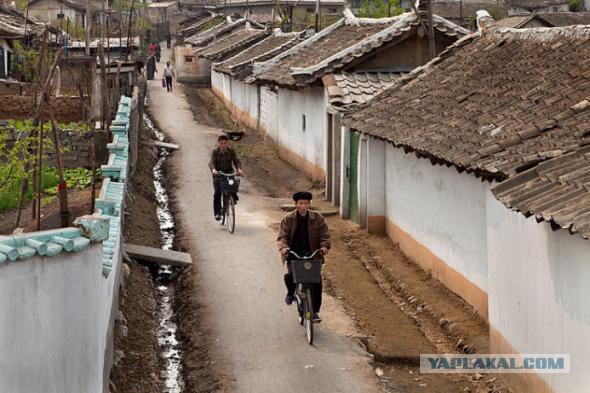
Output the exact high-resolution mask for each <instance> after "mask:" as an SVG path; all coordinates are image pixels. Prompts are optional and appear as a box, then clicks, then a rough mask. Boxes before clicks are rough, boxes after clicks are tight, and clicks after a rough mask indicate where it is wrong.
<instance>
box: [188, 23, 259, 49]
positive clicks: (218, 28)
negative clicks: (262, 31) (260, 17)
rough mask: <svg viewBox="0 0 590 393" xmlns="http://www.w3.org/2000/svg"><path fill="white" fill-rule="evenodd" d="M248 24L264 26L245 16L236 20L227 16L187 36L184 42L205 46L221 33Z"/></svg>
mask: <svg viewBox="0 0 590 393" xmlns="http://www.w3.org/2000/svg"><path fill="white" fill-rule="evenodd" d="M248 24H252V25H254V26H255V27H258V28H264V26H263V25H261V24H259V23H256V22H254V21H249V20H247V19H246V18H241V19H237V20H231V19H230V18H228V19H227V20H224V21H223V22H221V23H220V24H218V25H215V26H213V27H211V28H210V29H208V30H205V31H199V32H198V33H197V34H195V35H193V36H192V37H189V38H187V39H186V40H185V42H187V43H189V44H192V45H194V46H197V47H202V46H207V45H208V44H209V43H210V42H211V41H213V40H215V39H216V38H218V37H220V36H223V35H227V34H229V33H231V32H233V31H235V30H239V29H243V28H246V27H247V26H248Z"/></svg>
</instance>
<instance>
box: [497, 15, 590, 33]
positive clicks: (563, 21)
mask: <svg viewBox="0 0 590 393" xmlns="http://www.w3.org/2000/svg"><path fill="white" fill-rule="evenodd" d="M534 19H536V20H537V21H539V22H540V23H542V24H543V26H545V27H563V26H573V25H588V24H590V12H548V13H541V14H530V15H519V16H510V17H508V18H504V19H500V20H499V21H498V22H496V26H499V27H512V28H515V29H519V28H521V27H527V26H526V25H527V23H529V22H530V21H532V20H534Z"/></svg>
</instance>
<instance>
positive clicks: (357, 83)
mask: <svg viewBox="0 0 590 393" xmlns="http://www.w3.org/2000/svg"><path fill="white" fill-rule="evenodd" d="M402 75H403V74H401V73H399V72H342V73H338V74H327V75H324V77H323V78H322V80H323V82H324V86H325V87H326V92H327V93H328V102H329V103H330V105H332V106H333V107H342V108H346V107H350V106H351V105H357V104H362V103H365V102H367V101H369V100H372V99H374V98H375V97H377V96H378V95H379V94H381V93H383V92H384V91H385V90H387V89H388V88H389V87H391V86H393V85H394V84H395V83H396V82H397V81H399V79H400V78H401V76H402Z"/></svg>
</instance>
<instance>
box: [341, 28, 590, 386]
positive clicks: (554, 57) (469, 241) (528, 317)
mask: <svg viewBox="0 0 590 393" xmlns="http://www.w3.org/2000/svg"><path fill="white" fill-rule="evenodd" d="M489 19H491V18H489ZM489 19H488V20H487V22H486V21H485V18H482V26H486V25H487V23H489ZM484 22H486V23H484ZM589 36H590V29H588V28H587V27H586V26H574V27H564V28H554V29H526V30H516V29H508V28H497V27H494V26H490V27H487V28H484V29H483V30H481V31H480V32H479V33H478V34H477V35H471V36H467V37H465V38H462V39H460V40H459V41H457V42H456V43H455V44H453V45H452V46H451V47H449V49H448V50H446V51H445V52H443V53H441V54H440V55H439V56H438V57H437V58H436V59H434V60H432V61H431V62H429V63H428V64H426V65H425V66H424V67H419V68H418V69H416V70H414V71H412V72H411V73H410V74H408V75H406V76H404V77H402V78H401V80H400V81H399V82H398V83H397V84H395V85H394V86H393V87H391V88H389V89H388V90H386V91H385V92H383V93H382V94H381V95H380V96H379V97H377V98H376V99H374V100H372V101H370V102H368V103H365V104H363V105H361V106H360V107H359V108H356V110H354V111H352V112H350V113H349V114H347V115H345V116H344V119H343V129H342V141H341V143H342V145H343V146H344V148H343V149H342V151H343V154H342V155H341V161H342V165H341V171H342V172H343V179H344V180H343V182H342V186H341V195H340V198H341V200H342V203H341V210H342V212H343V215H345V216H348V215H350V213H351V206H350V205H351V204H353V203H356V204H357V209H358V211H359V213H358V215H357V217H356V219H357V222H359V223H360V225H361V226H362V227H366V228H368V229H369V230H372V231H381V230H384V231H385V232H386V233H387V235H388V236H389V237H390V238H391V239H392V240H393V241H394V242H396V243H398V244H399V245H400V247H401V249H402V250H403V251H404V253H405V254H406V255H408V256H409V257H410V258H411V259H412V260H413V261H415V262H416V263H417V264H418V265H420V266H421V267H422V268H424V269H425V270H427V271H429V272H431V273H432V276H433V277H435V278H437V279H438V280H439V281H441V282H442V283H443V284H445V285H446V286H447V287H448V288H449V289H451V290H452V291H454V292H455V293H457V294H458V295H460V296H461V297H463V298H464V299H465V300H466V301H467V302H468V303H469V304H471V305H472V306H473V308H474V309H475V310H476V311H477V312H478V313H479V314H480V315H482V317H484V318H485V319H487V320H488V322H489V325H490V343H491V351H492V353H520V354H523V353H554V354H569V355H570V359H571V372H570V374H510V375H505V377H506V378H507V379H508V380H509V382H510V385H511V386H512V387H513V388H514V389H515V391H527V392H528V391H534V392H552V391H554V392H582V391H585V387H587V386H588V385H589V384H590V379H589V377H588V374H587V373H586V372H585V371H584V370H583V367H582V366H581V365H582V364H583V363H584V360H583V359H584V358H585V353H586V352H587V351H588V349H590V347H589V345H590V344H588V342H587V340H585V339H584V338H585V337H587V336H588V335H589V334H590V319H589V318H588V316H589V315H590V308H589V307H588V306H587V304H585V302H581V299H586V298H588V295H590V292H589V291H590V290H589V289H588V286H587V285H586V284H585V281H586V280H585V279H584V277H590V266H589V265H588V264H587V263H586V262H587V260H588V255H589V252H590V248H589V243H588V241H587V240H586V239H588V238H589V237H590V234H589V233H588V232H587V231H588V228H590V225H589V224H588V223H589V222H590V221H589V220H588V218H587V217H588V216H589V214H588V211H589V209H590V207H589V206H590V202H589V201H590V194H588V193H587V191H586V189H585V188H584V186H583V184H584V183H585V181H586V180H585V179H587V177H585V176H586V174H587V165H586V164H587V160H588V148H587V140H586V135H587V134H588V133H590V129H589V128H588V124H589V123H588V119H590V103H588V100H587V97H588V95H589V93H590V81H589V80H588V77H587V76H583V75H580V74H579V73H577V72H575V71H574V70H575V69H579V67H584V64H586V63H587V62H588V58H589V57H588V53H587V52H589V51H590V41H589V40H588V37H589ZM541 43H542V44H541ZM555 51H557V52H555ZM508 53H510V55H509V56H507V54H508ZM589 53H590V52H589ZM530 61H532V62H534V64H536V67H535V68H534V70H533V71H532V72H531V68H530V67H526V66H525V64H527V63H528V62H530ZM568 70H571V73H569V72H568ZM565 74H568V75H569V76H568V77H566V78H564V77H563V76H560V75H565ZM570 86H579V87H580V88H579V89H578V88H576V89H573V90H572V89H571V88H570ZM562 228H563V229H565V230H563V229H562ZM566 230H567V231H566ZM568 232H569V233H568Z"/></svg>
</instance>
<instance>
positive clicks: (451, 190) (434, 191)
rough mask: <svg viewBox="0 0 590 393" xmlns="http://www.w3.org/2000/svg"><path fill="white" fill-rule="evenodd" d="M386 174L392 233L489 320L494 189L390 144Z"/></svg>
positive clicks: (427, 268) (410, 254)
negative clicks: (489, 210) (489, 216)
mask: <svg viewBox="0 0 590 393" xmlns="http://www.w3.org/2000/svg"><path fill="white" fill-rule="evenodd" d="M386 168H387V170H386V171H387V172H386V198H387V199H386V206H387V210H386V211H387V213H386V218H387V233H388V234H389V235H390V236H391V237H392V238H394V239H395V240H396V241H398V242H399V243H400V246H401V247H402V249H403V250H404V252H405V253H406V254H408V255H409V256H410V257H411V258H413V259H414V260H415V261H416V262H417V263H418V264H420V265H421V266H422V267H423V268H425V269H426V270H429V271H431V272H432V275H433V277H435V278H437V279H439V280H440V281H441V282H443V283H444V284H445V285H446V286H448V287H449V288H450V289H451V290H452V291H454V292H455V293H457V294H459V295H460V296H462V297H463V298H465V299H466V300H467V301H468V302H469V303H471V304H472V305H473V306H474V307H475V308H476V309H477V310H478V312H479V313H480V314H481V315H482V316H483V317H484V318H487V306H488V304H487V295H486V291H487V288H488V283H487V276H488V265H487V238H486V226H487V223H486V192H487V189H488V187H489V185H488V184H486V183H483V182H481V181H480V180H478V179H476V178H475V177H473V176H465V175H464V174H459V173H458V172H457V171H456V170H455V169H454V168H448V167H446V166H434V165H432V164H431V163H430V161H428V160H424V159H420V158H417V157H416V156H415V155H413V154H405V153H404V152H403V150H401V149H397V148H395V147H394V146H393V145H391V144H388V145H387V155H386ZM369 181H371V179H369Z"/></svg>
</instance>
